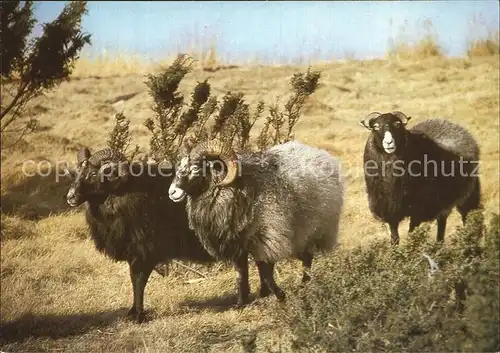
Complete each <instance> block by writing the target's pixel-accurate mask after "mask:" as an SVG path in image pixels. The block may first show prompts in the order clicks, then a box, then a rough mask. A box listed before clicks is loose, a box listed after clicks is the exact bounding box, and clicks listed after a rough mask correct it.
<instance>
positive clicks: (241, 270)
mask: <svg viewBox="0 0 500 353" xmlns="http://www.w3.org/2000/svg"><path fill="white" fill-rule="evenodd" d="M233 265H234V267H235V268H236V271H238V279H237V284H238V301H237V303H236V306H239V307H240V306H243V305H245V304H247V303H248V297H249V295H250V285H249V282H248V254H247V253H245V254H243V255H242V256H240V257H239V258H238V259H236V260H234V261H233Z"/></svg>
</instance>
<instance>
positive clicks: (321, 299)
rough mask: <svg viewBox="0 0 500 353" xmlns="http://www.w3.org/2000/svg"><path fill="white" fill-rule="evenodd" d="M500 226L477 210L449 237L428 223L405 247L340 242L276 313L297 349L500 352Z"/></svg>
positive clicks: (380, 242)
mask: <svg viewBox="0 0 500 353" xmlns="http://www.w3.org/2000/svg"><path fill="white" fill-rule="evenodd" d="M499 226H500V224H499V216H498V215H494V217H493V219H492V221H491V223H490V225H489V227H488V229H487V230H486V231H485V229H484V226H483V217H482V214H481V213H479V212H476V213H475V214H472V215H471V216H470V217H469V219H468V222H467V224H466V226H465V227H460V228H459V229H458V230H457V233H456V235H455V237H454V238H453V240H452V241H451V243H450V244H445V245H440V244H439V243H436V242H434V241H433V240H431V239H430V237H429V227H428V226H425V225H424V226H421V227H420V228H418V229H417V230H416V231H415V232H413V234H411V235H409V237H408V240H407V241H406V243H404V244H402V245H401V246H398V247H394V246H390V245H389V244H388V243H387V242H385V241H374V242H373V243H371V244H369V246H365V247H359V248H355V249H339V250H337V252H336V253H335V254H334V255H332V256H329V257H328V258H326V257H325V258H323V259H321V260H319V261H318V265H317V266H316V267H315V268H316V273H315V280H314V281H313V282H311V284H310V285H309V286H307V287H306V288H304V289H302V290H301V291H300V292H299V293H298V294H297V296H296V297H294V298H290V301H289V305H288V306H287V307H286V308H285V309H283V310H279V311H277V318H278V320H280V321H282V322H284V323H285V324H286V325H287V326H288V327H289V328H290V330H291V332H292V334H293V337H294V342H293V345H294V348H295V349H296V350H297V351H328V352H339V351H342V352H346V351H363V352H368V351H432V352H438V351H498V350H499V349H500V332H499V329H500V318H499V311H500V310H499V309H500V308H499V300H500V293H499V290H500V262H499V258H500V246H499V244H500V230H499ZM431 265H432V266H431Z"/></svg>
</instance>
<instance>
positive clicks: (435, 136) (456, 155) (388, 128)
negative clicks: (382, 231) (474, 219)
mask: <svg viewBox="0 0 500 353" xmlns="http://www.w3.org/2000/svg"><path fill="white" fill-rule="evenodd" d="M409 120H410V117H406V115H405V114H403V113H402V112H392V113H385V114H381V113H378V112H375V113H371V114H370V115H368V116H367V117H366V118H365V119H363V120H362V121H361V122H360V124H361V125H362V126H364V127H366V128H367V129H369V130H370V131H371V134H370V136H369V137H368V140H367V142H366V146H365V152H364V174H365V182H366V190H367V193H368V201H369V207H370V211H371V212H372V213H373V215H374V216H376V217H377V218H379V219H381V220H383V221H385V222H387V223H389V226H390V229H391V238H392V242H393V243H395V244H397V243H399V234H398V225H399V222H401V221H402V220H403V219H404V218H406V217H410V232H411V231H413V230H414V229H415V228H416V227H417V226H418V225H419V224H420V223H421V222H426V221H431V220H434V219H437V225H438V230H437V240H438V241H443V240H444V234H445V229H446V220H447V218H448V215H449V214H450V212H451V210H452V209H453V207H456V208H457V209H458V211H459V212H460V214H461V215H462V221H463V222H464V223H465V220H466V217H467V214H468V213H469V212H470V211H471V210H473V209H478V208H480V207H481V206H480V182H479V176H478V169H479V147H478V145H477V143H476V141H475V139H474V137H473V136H472V135H471V134H470V133H469V132H468V131H467V130H465V129H464V128H463V127H461V126H459V125H457V124H454V123H452V122H450V121H446V120H442V119H430V120H426V121H423V122H421V123H419V124H417V125H415V126H414V127H412V128H411V129H406V127H405V126H406V124H407V123H408V121H409Z"/></svg>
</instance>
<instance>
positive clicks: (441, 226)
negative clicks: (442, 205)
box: [437, 214, 448, 242]
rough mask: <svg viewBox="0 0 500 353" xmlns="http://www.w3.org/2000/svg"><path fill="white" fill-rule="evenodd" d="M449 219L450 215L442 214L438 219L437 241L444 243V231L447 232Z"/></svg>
mask: <svg viewBox="0 0 500 353" xmlns="http://www.w3.org/2000/svg"><path fill="white" fill-rule="evenodd" d="M447 219H448V214H444V215H443V214H440V215H439V216H438V217H437V241H439V242H443V241H444V231H445V230H446V220H447Z"/></svg>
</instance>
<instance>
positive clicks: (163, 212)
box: [67, 148, 216, 322]
mask: <svg viewBox="0 0 500 353" xmlns="http://www.w3.org/2000/svg"><path fill="white" fill-rule="evenodd" d="M77 161H78V166H77V168H76V170H72V171H70V170H67V173H68V174H69V175H70V176H71V177H72V179H73V181H72V184H71V187H70V189H69V190H68V193H67V202H68V204H69V205H70V206H72V207H76V206H79V205H81V204H83V203H86V212H85V218H86V222H87V224H88V226H89V230H90V236H91V238H92V240H93V241H94V244H95V247H96V249H97V250H98V251H100V252H102V253H104V254H105V255H107V256H109V257H110V258H111V259H113V260H114V261H126V262H128V264H129V268H130V279H131V282H132V289H133V299H134V303H133V305H132V307H131V308H130V310H129V313H128V315H129V316H130V317H131V318H133V319H134V320H135V321H137V322H142V321H143V320H144V318H145V315H144V304H143V302H144V289H145V287H146V284H147V282H148V279H149V276H150V274H151V272H152V270H153V269H154V268H155V266H156V265H157V264H159V263H168V262H170V261H172V260H174V259H177V260H181V261H190V262H195V263H201V264H210V263H213V262H215V261H216V259H215V258H214V257H212V256H210V254H209V253H208V252H207V251H206V250H205V249H204V248H203V246H202V245H201V243H200V242H199V240H198V238H197V237H196V235H195V234H194V232H193V231H192V230H190V229H189V225H188V220H187V215H186V209H185V205H184V204H183V203H180V204H179V203H174V202H172V201H171V200H170V199H169V197H168V194H167V187H168V185H169V184H170V182H171V180H172V178H173V175H174V174H175V173H174V170H173V169H172V168H168V167H163V166H162V165H161V164H156V163H151V164H147V163H142V162H130V163H129V162H128V161H127V159H126V158H125V156H124V155H123V154H121V153H119V152H117V151H114V150H111V149H109V148H107V149H103V150H100V151H97V152H95V153H94V154H91V153H90V150H89V149H88V148H83V149H81V150H80V151H79V152H78V154H77Z"/></svg>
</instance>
